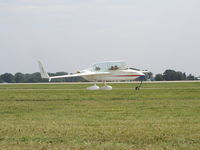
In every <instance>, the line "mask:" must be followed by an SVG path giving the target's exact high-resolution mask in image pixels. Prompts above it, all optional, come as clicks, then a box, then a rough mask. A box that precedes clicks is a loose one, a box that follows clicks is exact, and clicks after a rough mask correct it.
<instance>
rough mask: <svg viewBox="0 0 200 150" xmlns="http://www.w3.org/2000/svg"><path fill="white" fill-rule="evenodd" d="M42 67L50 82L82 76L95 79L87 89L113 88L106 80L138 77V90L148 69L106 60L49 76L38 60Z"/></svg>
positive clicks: (126, 79)
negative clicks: (139, 68)
mask: <svg viewBox="0 0 200 150" xmlns="http://www.w3.org/2000/svg"><path fill="white" fill-rule="evenodd" d="M38 65H39V68H40V74H41V77H42V78H44V79H49V82H50V81H51V80H52V79H57V78H69V77H78V76H81V77H83V78H84V79H86V80H88V81H93V82H95V84H94V85H93V86H91V87H88V88H87V90H112V86H109V85H107V84H106V81H128V80H135V79H137V78H139V79H141V83H140V85H139V86H137V87H135V89H136V90H139V89H140V87H141V85H142V81H143V80H144V77H145V73H148V71H141V70H138V69H134V68H127V67H126V65H125V62H124V61H105V62H98V63H95V64H93V65H92V67H91V68H89V69H85V70H82V71H78V72H77V73H74V74H69V75H61V76H51V77H50V76H49V74H48V73H47V72H46V71H45V69H44V67H43V65H42V63H41V62H40V61H38ZM97 81H103V82H104V86H103V87H99V86H97V85H96V82H97Z"/></svg>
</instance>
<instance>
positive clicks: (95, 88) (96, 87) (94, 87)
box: [87, 82, 100, 90]
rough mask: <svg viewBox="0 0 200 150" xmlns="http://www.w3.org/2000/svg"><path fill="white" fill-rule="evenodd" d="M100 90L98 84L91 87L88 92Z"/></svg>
mask: <svg viewBox="0 0 200 150" xmlns="http://www.w3.org/2000/svg"><path fill="white" fill-rule="evenodd" d="M99 89H100V88H99V86H97V85H96V82H95V84H94V85H93V86H90V87H88V88H87V90H99Z"/></svg>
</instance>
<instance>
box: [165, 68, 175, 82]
mask: <svg viewBox="0 0 200 150" xmlns="http://www.w3.org/2000/svg"><path fill="white" fill-rule="evenodd" d="M163 77H164V80H166V81H171V80H177V73H176V71H174V70H171V69H168V70H165V72H164V73H163Z"/></svg>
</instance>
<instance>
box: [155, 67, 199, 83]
mask: <svg viewBox="0 0 200 150" xmlns="http://www.w3.org/2000/svg"><path fill="white" fill-rule="evenodd" d="M154 80H155V81H175V80H197V77H195V76H193V75H192V74H189V75H186V73H185V72H181V71H175V70H171V69H167V70H165V71H164V73H163V74H156V75H155V77H154Z"/></svg>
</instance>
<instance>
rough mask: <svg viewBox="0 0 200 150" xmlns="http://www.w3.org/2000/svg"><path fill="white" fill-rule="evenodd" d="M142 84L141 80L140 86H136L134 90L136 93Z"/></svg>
mask: <svg viewBox="0 0 200 150" xmlns="http://www.w3.org/2000/svg"><path fill="white" fill-rule="evenodd" d="M142 82H143V80H141V82H140V85H139V86H136V87H135V90H136V91H137V90H140V87H141V85H142Z"/></svg>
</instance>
